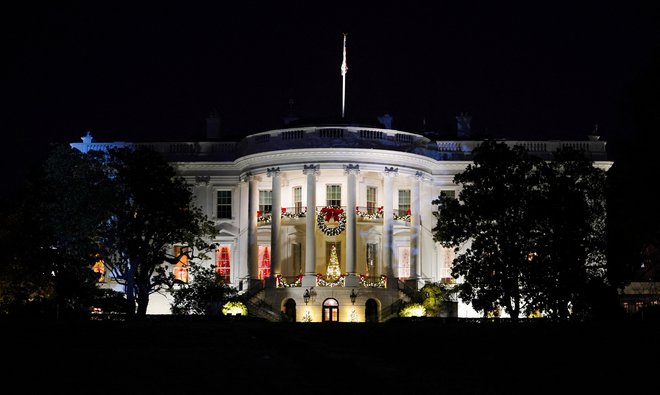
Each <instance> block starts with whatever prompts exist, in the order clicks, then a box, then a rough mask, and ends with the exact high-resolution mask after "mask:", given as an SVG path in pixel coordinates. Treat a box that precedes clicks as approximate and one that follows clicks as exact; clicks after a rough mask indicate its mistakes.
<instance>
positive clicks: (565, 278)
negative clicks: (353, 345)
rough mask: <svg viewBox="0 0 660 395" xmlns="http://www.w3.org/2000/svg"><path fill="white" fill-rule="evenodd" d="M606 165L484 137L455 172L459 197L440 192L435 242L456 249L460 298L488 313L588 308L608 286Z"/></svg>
mask: <svg viewBox="0 0 660 395" xmlns="http://www.w3.org/2000/svg"><path fill="white" fill-rule="evenodd" d="M605 181H606V177H605V171H604V170H602V169H599V168H596V167H594V166H593V164H592V162H591V161H590V160H588V159H586V158H585V156H584V153H582V152H580V151H573V150H562V151H558V152H557V153H556V155H555V158H554V160H551V161H543V160H540V159H539V158H536V157H534V156H532V155H529V154H528V153H527V152H526V151H525V150H524V149H523V148H522V147H519V146H514V147H512V148H509V147H508V146H507V145H506V144H505V143H502V142H493V141H485V142H484V143H482V144H481V145H480V146H479V147H478V148H477V149H475V152H474V163H473V164H471V165H468V166H467V168H466V170H465V171H464V172H462V173H460V174H457V175H456V176H455V178H454V182H455V183H456V184H459V185H462V190H461V192H460V194H459V198H458V199H453V198H448V197H445V196H440V197H439V199H437V200H435V201H434V202H433V203H434V204H438V205H439V211H438V222H437V225H436V227H435V228H434V232H435V239H436V240H437V241H439V242H440V243H441V244H442V245H443V246H445V247H454V248H455V251H456V252H457V256H456V258H455V260H454V262H453V265H454V266H453V270H452V275H453V276H454V277H455V278H462V279H463V284H461V286H460V294H459V297H460V298H461V299H463V300H464V301H466V302H468V303H471V304H472V306H473V307H474V308H475V309H476V310H477V311H482V312H484V314H487V313H488V312H490V311H493V310H496V309H498V308H499V307H501V308H503V309H504V311H506V312H507V313H508V314H509V315H510V316H511V317H512V318H514V319H517V318H518V317H519V316H520V314H522V313H525V314H527V315H530V314H533V313H538V312H542V313H543V314H544V315H546V316H549V317H553V318H557V319H568V318H570V317H577V316H580V317H581V316H584V315H585V314H590V310H591V307H592V305H593V303H594V302H595V301H596V300H598V295H602V296H605V294H606V293H607V291H608V290H609V289H610V287H609V284H608V281H607V277H606V275H607V267H606V258H605V253H606V238H605V235H606V216H605V213H606V207H605Z"/></svg>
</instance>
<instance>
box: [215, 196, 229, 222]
mask: <svg viewBox="0 0 660 395" xmlns="http://www.w3.org/2000/svg"><path fill="white" fill-rule="evenodd" d="M216 215H217V217H218V218H226V219H231V191H218V201H217V214H216Z"/></svg>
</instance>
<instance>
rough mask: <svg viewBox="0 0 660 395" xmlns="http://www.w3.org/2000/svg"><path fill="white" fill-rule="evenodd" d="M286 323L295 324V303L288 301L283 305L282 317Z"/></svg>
mask: <svg viewBox="0 0 660 395" xmlns="http://www.w3.org/2000/svg"><path fill="white" fill-rule="evenodd" d="M282 318H283V319H284V320H286V322H296V301H295V300H293V299H289V300H287V301H286V303H284V314H283V316H282Z"/></svg>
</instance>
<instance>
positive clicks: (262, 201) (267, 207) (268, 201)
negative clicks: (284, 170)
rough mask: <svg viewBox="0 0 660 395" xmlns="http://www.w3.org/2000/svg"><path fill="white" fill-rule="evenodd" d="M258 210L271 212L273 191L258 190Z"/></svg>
mask: <svg viewBox="0 0 660 395" xmlns="http://www.w3.org/2000/svg"><path fill="white" fill-rule="evenodd" d="M259 211H261V212H262V213H272V212H273V191H259Z"/></svg>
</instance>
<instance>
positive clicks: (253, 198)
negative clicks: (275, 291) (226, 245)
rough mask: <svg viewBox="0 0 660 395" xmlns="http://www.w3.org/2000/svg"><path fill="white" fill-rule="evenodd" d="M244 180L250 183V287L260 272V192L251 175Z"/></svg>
mask: <svg viewBox="0 0 660 395" xmlns="http://www.w3.org/2000/svg"><path fill="white" fill-rule="evenodd" d="M242 180H243V181H244V182H247V183H248V210H247V211H248V213H247V215H248V230H247V242H248V246H247V259H248V277H249V278H250V280H251V281H250V286H252V284H253V283H254V281H253V280H257V279H258V278H259V277H258V274H259V273H258V272H259V263H258V262H257V260H258V258H259V244H258V241H257V210H258V209H259V190H258V189H257V179H256V177H255V176H253V175H252V174H250V173H246V174H245V175H244V176H243V178H242Z"/></svg>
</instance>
